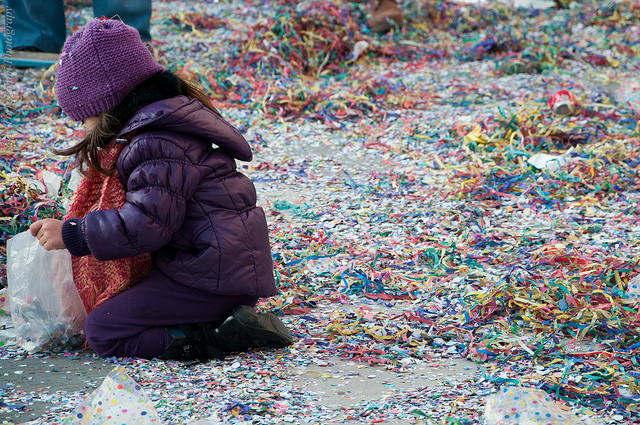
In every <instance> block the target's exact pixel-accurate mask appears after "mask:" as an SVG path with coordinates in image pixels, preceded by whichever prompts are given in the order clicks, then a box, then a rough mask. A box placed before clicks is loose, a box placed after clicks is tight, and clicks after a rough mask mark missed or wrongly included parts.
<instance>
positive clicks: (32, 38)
mask: <svg viewBox="0 0 640 425" xmlns="http://www.w3.org/2000/svg"><path fill="white" fill-rule="evenodd" d="M7 11H11V13H12V14H13V21H12V22H11V28H12V29H13V31H14V33H13V34H12V35H11V37H12V40H11V46H12V48H13V49H14V50H18V51H19V50H32V51H42V52H50V53H60V50H61V49H62V46H63V44H64V40H65V38H66V27H65V22H64V19H65V18H64V4H63V1H62V0H6V3H5V18H6V12H7Z"/></svg>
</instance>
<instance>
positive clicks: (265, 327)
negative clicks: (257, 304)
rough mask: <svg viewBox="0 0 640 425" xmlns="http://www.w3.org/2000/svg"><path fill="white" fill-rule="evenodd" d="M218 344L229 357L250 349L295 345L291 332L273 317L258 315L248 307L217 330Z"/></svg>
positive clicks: (243, 306)
mask: <svg viewBox="0 0 640 425" xmlns="http://www.w3.org/2000/svg"><path fill="white" fill-rule="evenodd" d="M215 340H216V342H217V343H218V345H219V346H220V347H222V348H223V349H224V351H227V352H229V353H231V352H235V351H246V350H248V349H250V348H282V347H286V346H287V345H291V344H293V338H292V337H291V333H290V332H289V329H287V327H286V326H285V325H284V323H282V321H280V319H278V318H277V317H276V316H275V315H274V314H273V313H271V312H268V313H256V311H255V310H254V309H253V308H252V307H249V306H248V305H241V306H238V307H236V308H234V309H233V314H231V316H229V317H228V318H227V320H225V321H224V322H223V323H222V324H221V325H220V326H218V327H217V328H216V330H215Z"/></svg>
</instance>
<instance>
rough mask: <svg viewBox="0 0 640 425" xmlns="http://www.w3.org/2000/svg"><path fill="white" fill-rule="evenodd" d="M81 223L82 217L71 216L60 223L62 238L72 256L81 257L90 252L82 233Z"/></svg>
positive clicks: (82, 222) (82, 221)
mask: <svg viewBox="0 0 640 425" xmlns="http://www.w3.org/2000/svg"><path fill="white" fill-rule="evenodd" d="M83 224H84V219H82V218H71V219H69V220H67V221H65V222H64V223H63V224H62V240H63V241H64V244H65V245H66V247H67V249H68V250H69V252H70V253H71V255H73V256H74V257H83V256H85V255H89V254H91V251H90V250H89V245H87V242H86V241H85V240H84V235H83V234H82V225H83Z"/></svg>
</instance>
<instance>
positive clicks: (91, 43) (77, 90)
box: [56, 18, 164, 121]
mask: <svg viewBox="0 0 640 425" xmlns="http://www.w3.org/2000/svg"><path fill="white" fill-rule="evenodd" d="M161 71H164V67H163V66H162V65H160V64H159V63H157V62H156V61H154V60H153V56H152V55H151V52H149V50H148V49H147V48H146V47H145V45H144V44H143V43H142V40H141V39H140V34H139V33H138V31H136V30H135V28H133V27H130V26H128V25H125V24H124V23H122V22H120V21H116V20H112V19H104V18H102V19H94V20H92V21H89V22H88V23H87V25H85V26H84V27H83V28H81V29H79V30H78V31H77V32H76V33H75V34H73V35H72V36H71V37H69V39H68V40H67V41H66V42H65V43H64V48H63V49H62V54H61V55H60V61H59V62H58V75H57V79H56V97H57V98H58V104H59V105H60V107H61V108H62V110H63V111H65V112H66V113H67V115H69V116H70V117H71V119H74V120H76V121H82V120H84V119H85V118H89V117H93V116H96V115H98V114H100V113H102V112H106V111H109V110H111V109H113V108H114V107H115V106H117V105H118V103H120V102H121V101H122V99H124V97H125V96H126V95H128V94H129V93H131V92H132V91H133V89H135V88H136V87H137V86H138V85H139V84H140V83H142V82H144V81H145V80H146V79H147V78H149V77H151V76H152V75H154V74H157V73H158V72H161Z"/></svg>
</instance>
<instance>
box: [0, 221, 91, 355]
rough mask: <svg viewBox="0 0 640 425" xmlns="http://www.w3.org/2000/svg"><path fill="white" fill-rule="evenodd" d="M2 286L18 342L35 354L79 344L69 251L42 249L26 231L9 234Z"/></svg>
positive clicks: (80, 315)
mask: <svg viewBox="0 0 640 425" xmlns="http://www.w3.org/2000/svg"><path fill="white" fill-rule="evenodd" d="M7 287H8V290H9V294H8V295H9V304H10V308H11V320H12V321H13V325H14V327H15V333H16V338H17V342H18V345H19V346H21V347H22V348H24V349H25V350H27V351H28V352H29V353H35V352H38V351H45V350H46V351H53V350H56V349H60V348H62V347H64V346H77V345H79V344H81V343H82V342H83V336H82V334H81V331H82V326H83V324H84V319H85V318H86V317H87V311H86V310H85V308H84V305H83V303H82V300H81V299H80V295H79V294H78V290H77V289H76V286H75V284H74V283H73V272H72V270H71V254H69V251H67V250H54V251H47V250H45V249H44V248H43V247H41V246H40V244H39V243H38V240H37V239H36V238H35V237H33V236H32V235H31V233H29V232H28V231H27V232H23V233H20V234H18V235H16V236H14V237H13V238H11V239H9V240H8V241H7Z"/></svg>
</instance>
